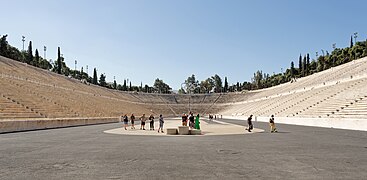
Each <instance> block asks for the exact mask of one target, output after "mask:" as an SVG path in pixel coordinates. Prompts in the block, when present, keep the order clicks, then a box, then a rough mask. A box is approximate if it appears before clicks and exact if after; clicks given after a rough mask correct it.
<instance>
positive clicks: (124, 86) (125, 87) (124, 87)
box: [122, 79, 127, 91]
mask: <svg viewBox="0 0 367 180" xmlns="http://www.w3.org/2000/svg"><path fill="white" fill-rule="evenodd" d="M122 90H123V91H127V85H126V79H124V84H123V85H122Z"/></svg>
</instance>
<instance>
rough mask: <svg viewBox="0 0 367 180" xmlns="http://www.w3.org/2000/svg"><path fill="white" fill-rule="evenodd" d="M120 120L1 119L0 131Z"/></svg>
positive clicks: (19, 130)
mask: <svg viewBox="0 0 367 180" xmlns="http://www.w3.org/2000/svg"><path fill="white" fill-rule="evenodd" d="M116 122H119V119H118V118H117V117H96V118H94V117H93V118H53V119H48V118H38V119H24V120H12V119H8V120H0V133H11V132H21V131H32V130H42V129H54V128H64V127H73V126H85V125H95V124H106V123H116Z"/></svg>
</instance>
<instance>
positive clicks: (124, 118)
mask: <svg viewBox="0 0 367 180" xmlns="http://www.w3.org/2000/svg"><path fill="white" fill-rule="evenodd" d="M123 120H124V127H125V130H127V126H128V123H129V119H128V117H127V114H125V115H124V117H123Z"/></svg>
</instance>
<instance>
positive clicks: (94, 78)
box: [92, 68, 98, 85]
mask: <svg viewBox="0 0 367 180" xmlns="http://www.w3.org/2000/svg"><path fill="white" fill-rule="evenodd" d="M92 83H93V84H96V85H97V84H98V82H97V69H96V68H94V71H93V82H92Z"/></svg>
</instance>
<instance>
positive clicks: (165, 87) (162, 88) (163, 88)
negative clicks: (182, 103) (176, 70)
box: [153, 78, 172, 94]
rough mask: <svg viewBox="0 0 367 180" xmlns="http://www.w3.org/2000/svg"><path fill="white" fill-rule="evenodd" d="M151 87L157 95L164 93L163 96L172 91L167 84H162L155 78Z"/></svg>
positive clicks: (161, 81)
mask: <svg viewBox="0 0 367 180" xmlns="http://www.w3.org/2000/svg"><path fill="white" fill-rule="evenodd" d="M153 87H154V88H155V89H156V90H157V91H158V92H159V93H164V94H169V93H170V92H171V90H172V88H171V87H169V85H168V84H166V83H164V82H163V80H161V79H159V78H157V79H156V80H155V81H154V85H153Z"/></svg>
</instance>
